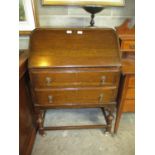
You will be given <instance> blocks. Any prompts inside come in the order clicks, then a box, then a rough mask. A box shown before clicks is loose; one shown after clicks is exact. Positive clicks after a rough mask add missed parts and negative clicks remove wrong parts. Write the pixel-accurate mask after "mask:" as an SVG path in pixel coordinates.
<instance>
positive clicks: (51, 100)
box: [48, 95, 53, 103]
mask: <svg viewBox="0 0 155 155" xmlns="http://www.w3.org/2000/svg"><path fill="white" fill-rule="evenodd" d="M48 102H49V103H52V102H53V96H52V95H49V96H48Z"/></svg>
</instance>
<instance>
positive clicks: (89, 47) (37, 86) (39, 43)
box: [28, 28, 121, 135]
mask: <svg viewBox="0 0 155 155" xmlns="http://www.w3.org/2000/svg"><path fill="white" fill-rule="evenodd" d="M29 50H30V57H29V63H28V67H29V75H30V79H31V88H32V95H33V102H34V107H35V113H36V121H37V123H38V126H39V132H40V134H41V135H43V134H44V130H57V129H82V128H105V129H106V132H111V127H112V120H113V118H114V117H113V114H112V113H113V111H114V108H115V106H116V97H117V90H118V84H119V79H120V66H121V61H120V55H119V54H120V53H119V42H118V38H117V35H116V32H115V31H114V30H113V29H95V28H93V29H91V28H87V29H73V28H72V29H46V28H42V29H41V28H40V29H36V30H34V31H33V32H32V35H31V37H30V49H29ZM94 107H96V108H101V109H102V110H103V114H104V116H105V119H106V124H103V125H83V126H57V127H49V126H44V124H43V123H44V116H45V111H46V110H47V109H52V108H94Z"/></svg>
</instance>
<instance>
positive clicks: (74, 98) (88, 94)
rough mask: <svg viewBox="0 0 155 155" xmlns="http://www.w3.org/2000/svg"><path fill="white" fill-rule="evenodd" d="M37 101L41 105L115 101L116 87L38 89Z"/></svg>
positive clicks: (36, 93)
mask: <svg viewBox="0 0 155 155" xmlns="http://www.w3.org/2000/svg"><path fill="white" fill-rule="evenodd" d="M35 96H36V103H37V104H39V105H76V104H77V105H82V104H97V105H98V104H104V103H106V104H107V103H108V102H114V101H115V98H116V89H114V88H113V89H109V88H108V89H107V88H106V89H103V88H95V89H90V88H89V89H75V88H67V89H65V90H64V89H51V90H36V91H35Z"/></svg>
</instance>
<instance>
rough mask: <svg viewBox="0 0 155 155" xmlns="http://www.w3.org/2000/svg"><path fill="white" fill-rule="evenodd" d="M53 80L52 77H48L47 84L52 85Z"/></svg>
mask: <svg viewBox="0 0 155 155" xmlns="http://www.w3.org/2000/svg"><path fill="white" fill-rule="evenodd" d="M51 82H52V78H50V77H46V84H47V85H50V84H51Z"/></svg>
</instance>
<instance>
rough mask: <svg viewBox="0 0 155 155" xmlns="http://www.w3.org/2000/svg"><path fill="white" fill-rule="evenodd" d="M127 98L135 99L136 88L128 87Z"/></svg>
mask: <svg viewBox="0 0 155 155" xmlns="http://www.w3.org/2000/svg"><path fill="white" fill-rule="evenodd" d="M125 98H126V99H135V88H128V89H127V92H126V97H125Z"/></svg>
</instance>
